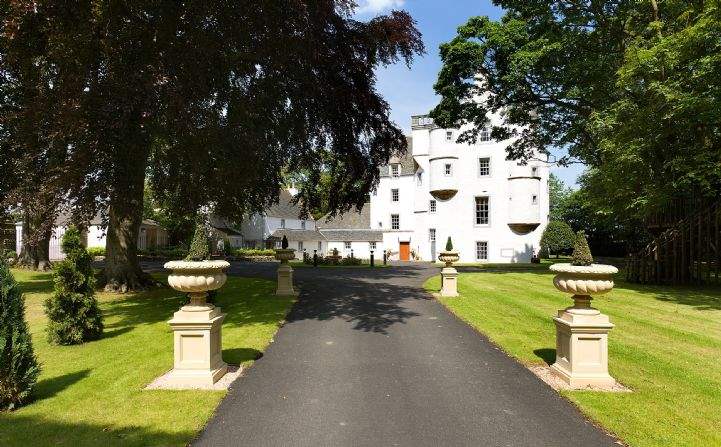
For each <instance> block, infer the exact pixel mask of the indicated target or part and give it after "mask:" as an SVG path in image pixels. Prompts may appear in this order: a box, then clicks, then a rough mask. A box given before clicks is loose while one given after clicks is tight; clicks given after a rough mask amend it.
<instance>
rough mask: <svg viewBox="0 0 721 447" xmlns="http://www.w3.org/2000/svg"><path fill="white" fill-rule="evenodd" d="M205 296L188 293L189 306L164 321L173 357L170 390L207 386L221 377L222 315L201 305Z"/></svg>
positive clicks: (225, 370)
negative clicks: (172, 343) (189, 295)
mask: <svg viewBox="0 0 721 447" xmlns="http://www.w3.org/2000/svg"><path fill="white" fill-rule="evenodd" d="M206 296H207V293H205V292H200V293H191V302H190V304H188V305H186V306H183V307H182V308H181V309H180V310H179V311H177V312H175V314H173V319H172V320H170V321H168V323H169V324H170V326H171V327H172V328H173V338H174V345H175V358H174V362H173V370H172V371H170V372H169V373H168V375H167V385H168V386H171V387H178V388H182V387H209V386H212V385H213V384H214V383H215V382H217V381H218V380H219V379H220V378H221V377H223V376H224V375H225V373H226V372H227V370H228V365H226V363H225V362H224V361H223V358H222V355H221V351H222V346H221V340H222V338H221V326H222V324H223V320H224V319H225V314H222V313H221V312H220V308H218V307H215V306H213V305H212V304H207V303H205V297H206Z"/></svg>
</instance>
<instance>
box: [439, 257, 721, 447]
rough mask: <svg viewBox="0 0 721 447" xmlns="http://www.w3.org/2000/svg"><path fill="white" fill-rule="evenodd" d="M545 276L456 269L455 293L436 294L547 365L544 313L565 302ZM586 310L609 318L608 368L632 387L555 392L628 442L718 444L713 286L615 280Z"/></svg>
mask: <svg viewBox="0 0 721 447" xmlns="http://www.w3.org/2000/svg"><path fill="white" fill-rule="evenodd" d="M529 267H531V266H529ZM459 270H460V271H462V269H459ZM618 276H619V277H621V276H622V275H621V274H619V275H618ZM552 277H553V276H552V275H551V273H550V272H548V271H547V266H543V265H542V266H533V267H531V268H530V269H528V270H527V271H514V270H512V269H510V270H505V271H504V270H502V269H496V270H495V271H489V272H478V273H475V272H474V273H461V274H460V275H459V281H458V288H459V292H460V293H461V296H460V297H459V298H440V300H441V302H442V303H443V304H445V305H446V306H447V307H448V308H449V309H450V310H451V311H453V312H454V313H455V314H456V315H458V316H459V317H460V318H462V319H463V320H465V321H467V322H468V323H470V324H471V325H472V326H473V327H475V328H476V329H478V330H479V331H481V332H482V333H484V334H486V335H488V337H489V338H490V339H491V340H493V341H494V342H495V343H497V344H498V345H499V346H500V347H501V348H502V349H504V350H505V351H506V352H508V353H509V354H510V355H512V356H514V357H516V358H518V359H519V360H520V361H522V362H523V363H526V364H543V363H544V362H553V359H554V358H555V330H554V325H553V321H552V320H551V316H552V315H554V314H555V313H556V310H557V309H561V308H565V307H567V306H569V305H570V304H571V300H570V297H569V296H568V295H565V294H562V293H561V292H558V291H556V290H555V289H554V287H553V284H552V282H551V280H552ZM426 287H427V288H428V289H429V290H432V291H435V290H438V289H440V278H439V277H434V278H432V279H430V280H429V281H428V282H427V283H426ZM594 307H597V308H598V309H600V310H601V311H602V312H604V313H606V314H608V315H610V317H611V321H612V322H613V323H614V324H615V325H616V327H615V328H614V329H613V330H612V331H611V333H610V336H609V337H610V338H609V357H610V360H609V369H610V372H611V375H613V376H614V377H615V378H616V379H617V380H619V381H620V382H622V383H623V384H625V385H626V386H628V387H630V388H632V389H633V392H632V393H602V392H591V391H571V392H563V394H564V395H565V396H566V397H567V398H568V399H570V400H571V401H573V402H574V403H575V404H577V405H578V406H579V407H580V408H581V409H582V411H583V412H585V413H586V414H587V415H588V416H589V417H590V418H591V419H594V420H596V421H598V422H599V423H600V424H601V425H603V426H604V427H606V428H607V429H608V430H610V431H612V432H613V433H615V434H617V435H618V436H619V437H620V438H622V439H623V440H625V441H626V442H627V443H629V444H630V445H634V446H649V445H653V446H662V445H663V446H668V445H673V446H711V445H721V429H720V428H719V427H721V290H719V289H715V290H711V289H693V288H683V287H659V286H639V285H635V284H627V283H623V282H617V284H616V288H615V289H614V291H613V292H611V293H609V294H608V295H602V296H600V297H599V298H597V299H595V300H594Z"/></svg>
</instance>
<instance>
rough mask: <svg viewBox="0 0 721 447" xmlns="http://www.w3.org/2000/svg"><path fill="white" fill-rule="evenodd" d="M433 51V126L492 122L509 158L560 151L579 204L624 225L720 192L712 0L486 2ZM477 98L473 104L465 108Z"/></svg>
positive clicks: (719, 78)
mask: <svg viewBox="0 0 721 447" xmlns="http://www.w3.org/2000/svg"><path fill="white" fill-rule="evenodd" d="M494 3H495V4H496V5H498V6H500V7H502V8H504V10H505V14H504V16H503V18H502V19H501V20H500V21H493V20H490V19H489V18H487V17H474V18H472V19H470V20H469V21H468V22H467V23H466V24H465V25H463V26H461V27H459V29H458V35H457V37H455V38H454V39H453V40H452V41H451V42H448V43H446V44H444V45H442V46H441V57H442V59H443V68H442V70H441V72H440V74H439V76H438V82H437V83H436V85H435V88H436V91H437V92H438V93H439V94H440V95H441V96H442V99H441V102H440V104H439V105H438V106H437V107H436V108H435V109H434V110H433V112H432V113H431V115H432V116H433V117H434V118H435V120H436V122H437V123H439V124H440V125H442V126H449V127H451V126H456V125H458V124H461V123H470V124H473V126H471V127H472V129H471V130H470V131H468V132H465V133H464V134H463V135H462V136H461V140H463V141H474V140H475V138H476V137H477V134H478V130H479V129H480V128H481V127H482V126H484V125H486V124H487V121H486V113H487V112H498V111H502V112H503V113H504V118H505V120H506V122H505V124H504V125H501V126H497V127H495V128H494V129H493V132H492V136H493V137H494V138H497V139H505V138H511V137H512V138H515V140H514V143H513V144H512V145H510V147H509V149H508V155H509V156H510V157H511V158H516V159H523V158H528V157H529V156H530V154H531V153H532V151H533V150H536V149H540V150H548V149H549V148H550V147H563V148H566V149H568V151H569V154H570V156H569V157H568V158H566V159H564V160H562V162H568V161H569V160H580V161H582V162H583V163H585V164H586V165H587V166H588V167H589V171H588V173H587V175H586V176H585V177H584V179H583V184H584V187H586V188H587V190H588V191H587V192H588V199H589V200H591V201H592V202H593V203H594V206H595V207H596V208H597V209H598V210H599V211H602V212H605V213H613V214H614V215H615V216H618V217H619V218H622V219H623V218H628V219H633V218H637V217H643V215H645V214H646V213H652V212H655V211H656V210H657V209H658V208H660V207H663V206H664V205H666V204H668V203H671V202H673V201H674V200H675V199H677V198H684V197H687V196H694V197H696V198H698V197H706V198H711V199H713V198H714V197H718V191H719V190H721V95H720V94H719V91H721V90H720V88H721V14H720V9H719V2H718V1H686V0H666V1H663V2H660V1H657V0H641V1H636V0H578V1H569V0H532V1H528V0H495V1H494ZM480 95H486V96H485V97H486V98H487V101H485V102H484V103H479V102H474V101H471V99H473V98H476V97H478V96H480Z"/></svg>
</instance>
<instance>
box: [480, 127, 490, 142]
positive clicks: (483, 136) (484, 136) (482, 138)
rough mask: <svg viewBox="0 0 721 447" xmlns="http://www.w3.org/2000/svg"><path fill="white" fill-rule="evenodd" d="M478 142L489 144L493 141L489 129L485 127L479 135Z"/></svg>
mask: <svg viewBox="0 0 721 447" xmlns="http://www.w3.org/2000/svg"><path fill="white" fill-rule="evenodd" d="M478 141H481V142H488V141H491V131H490V129H488V128H487V127H484V128H483V129H481V132H480V134H479V135H478Z"/></svg>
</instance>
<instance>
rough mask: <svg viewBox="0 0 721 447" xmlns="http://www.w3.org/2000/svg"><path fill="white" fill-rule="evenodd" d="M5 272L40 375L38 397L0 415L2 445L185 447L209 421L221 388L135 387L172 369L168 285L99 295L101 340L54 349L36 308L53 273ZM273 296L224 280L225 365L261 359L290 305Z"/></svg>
mask: <svg viewBox="0 0 721 447" xmlns="http://www.w3.org/2000/svg"><path fill="white" fill-rule="evenodd" d="M13 273H14V274H15V277H16V279H17V280H18V281H19V282H20V283H21V285H22V288H23V290H24V291H25V292H26V293H25V306H26V318H27V320H28V323H29V325H30V330H31V332H32V336H33V343H34V347H35V352H36V354H37V356H38V358H39V360H40V362H41V363H42V369H43V371H42V374H41V376H40V379H39V382H38V385H37V388H36V393H35V394H36V400H35V401H34V402H32V403H31V404H29V405H28V406H26V407H23V408H21V409H19V410H18V411H15V412H11V413H3V414H0V445H2V446H31V445H32V446H46V445H53V446H73V447H74V446H98V445H102V446H116V445H117V446H121V445H122V446H150V445H162V446H167V445H177V446H183V445H186V444H187V443H188V442H189V441H190V440H191V439H192V438H193V437H194V436H195V434H196V433H197V432H198V431H199V430H200V429H201V428H202V427H203V425H204V424H205V423H206V421H207V420H208V419H209V418H210V416H211V415H212V413H213V411H214V409H215V407H216V406H217V405H218V403H219V402H220V400H221V398H222V397H223V396H224V394H225V392H223V391H167V390H154V391H145V390H143V388H144V387H145V386H146V385H147V384H148V383H150V382H151V381H152V380H153V379H154V378H155V377H157V376H160V375H161V374H163V373H164V372H166V371H167V370H168V369H170V368H171V367H172V363H173V345H172V340H173V336H172V332H171V330H170V327H169V326H168V324H167V320H169V319H170V317H171V316H172V313H173V312H174V311H176V310H177V309H178V308H179V307H180V305H181V302H182V297H181V295H180V294H178V293H177V292H174V291H173V290H171V289H167V288H166V289H157V290H154V291H151V292H147V293H141V294H134V295H133V294H128V295H109V294H102V293H101V294H98V299H99V301H100V303H101V309H102V311H103V315H104V317H105V326H106V328H105V334H104V336H103V338H102V339H101V340H98V341H95V342H90V343H86V344H84V345H81V346H52V345H48V343H47V342H46V339H45V331H44V329H45V323H46V320H45V315H44V313H43V309H42V302H43V300H44V299H45V297H46V296H47V295H48V293H49V292H50V291H51V289H52V276H51V275H50V274H47V273H32V272H26V271H18V270H15V271H13ZM274 291H275V283H274V282H270V281H265V280H261V279H247V278H236V277H229V278H228V283H227V284H226V285H225V286H224V287H223V289H222V290H221V291H220V293H219V294H218V296H217V298H216V303H217V304H218V305H219V306H221V307H222V309H223V312H227V314H228V316H227V318H226V320H225V322H224V324H223V358H224V359H225V361H227V362H228V363H231V364H239V363H240V364H243V365H245V366H248V365H250V364H251V363H252V362H253V361H254V360H255V359H256V358H258V357H259V356H260V355H261V354H260V352H261V351H263V350H264V349H265V347H266V346H267V345H268V343H269V342H270V340H271V338H272V337H273V335H274V334H275V332H276V331H277V329H278V327H279V323H280V322H281V321H282V320H283V319H284V318H285V315H286V314H287V312H288V310H289V308H290V306H291V304H292V299H291V298H278V297H276V296H275V295H274V294H273V293H274Z"/></svg>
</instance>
